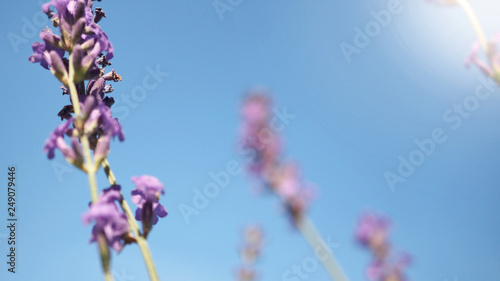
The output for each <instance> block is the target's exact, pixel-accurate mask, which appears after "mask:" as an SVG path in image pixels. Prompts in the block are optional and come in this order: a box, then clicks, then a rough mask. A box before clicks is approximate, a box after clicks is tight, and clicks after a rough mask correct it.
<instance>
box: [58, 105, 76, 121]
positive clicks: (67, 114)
mask: <svg viewBox="0 0 500 281" xmlns="http://www.w3.org/2000/svg"><path fill="white" fill-rule="evenodd" d="M71 113H74V110H73V105H65V106H64V107H63V108H62V109H61V111H59V113H57V116H59V117H61V120H63V119H66V120H69V119H70V118H71V117H72V116H71Z"/></svg>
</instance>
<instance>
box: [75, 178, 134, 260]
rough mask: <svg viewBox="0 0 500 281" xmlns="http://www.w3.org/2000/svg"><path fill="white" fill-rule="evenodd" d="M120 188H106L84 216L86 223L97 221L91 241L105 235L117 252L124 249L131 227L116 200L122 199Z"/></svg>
mask: <svg viewBox="0 0 500 281" xmlns="http://www.w3.org/2000/svg"><path fill="white" fill-rule="evenodd" d="M120 189H121V187H120V186H119V185H115V186H111V187H109V188H107V189H104V190H103V192H102V194H101V196H100V197H99V200H98V201H97V202H95V203H91V204H90V208H89V210H88V212H86V213H85V214H84V215H83V217H82V220H83V223H84V224H90V223H91V221H95V225H94V227H93V229H92V236H91V238H90V242H95V241H97V237H98V235H104V237H105V238H106V242H107V244H108V245H109V246H110V247H112V248H113V249H114V250H115V251H117V252H120V251H121V250H122V249H123V245H124V240H125V238H126V236H127V235H128V233H129V229H130V227H129V224H128V221H127V217H126V216H125V214H123V213H122V212H120V210H119V208H118V205H116V202H115V201H121V200H122V195H121V192H120Z"/></svg>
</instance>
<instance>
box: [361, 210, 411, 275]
mask: <svg viewBox="0 0 500 281" xmlns="http://www.w3.org/2000/svg"><path fill="white" fill-rule="evenodd" d="M389 230H390V222H389V220H388V219H386V218H384V217H380V216H377V215H375V214H372V213H366V214H364V215H362V216H361V219H360V221H359V224H358V227H357V229H356V233H355V237H356V241H357V242H358V243H359V244H360V245H361V246H362V247H363V248H366V249H368V250H369V251H370V252H371V254H372V262H371V264H370V265H369V266H368V269H367V271H366V275H367V277H368V278H369V279H370V280H374V281H405V280H406V278H405V276H404V271H405V269H406V267H407V266H408V265H410V262H411V258H410V256H409V255H408V254H402V255H399V256H397V257H395V258H394V257H393V256H392V253H391V246H390V244H389V242H388V240H389Z"/></svg>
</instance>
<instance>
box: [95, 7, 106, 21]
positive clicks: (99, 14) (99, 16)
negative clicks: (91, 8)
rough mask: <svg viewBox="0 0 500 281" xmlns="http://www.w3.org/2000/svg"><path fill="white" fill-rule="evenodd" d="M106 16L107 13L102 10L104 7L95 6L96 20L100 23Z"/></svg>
mask: <svg viewBox="0 0 500 281" xmlns="http://www.w3.org/2000/svg"><path fill="white" fill-rule="evenodd" d="M103 17H104V18H105V17H106V13H105V12H104V11H103V10H102V8H99V7H97V8H95V16H94V22H95V23H98V22H100V21H101V19H102V18H103Z"/></svg>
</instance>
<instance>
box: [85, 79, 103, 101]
mask: <svg viewBox="0 0 500 281" xmlns="http://www.w3.org/2000/svg"><path fill="white" fill-rule="evenodd" d="M105 83H106V82H105V81H104V79H103V78H98V79H95V80H91V81H89V83H88V84H87V95H91V96H94V97H96V98H97V99H99V100H102V98H103V97H104V85H105Z"/></svg>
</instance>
